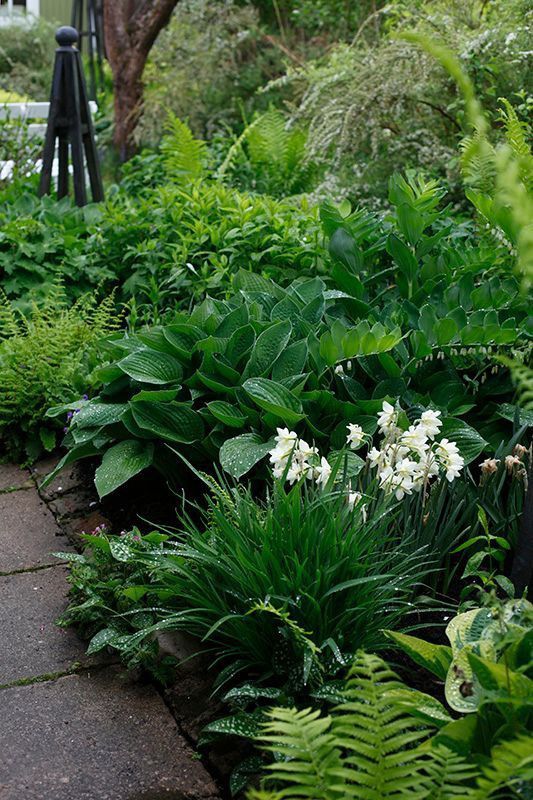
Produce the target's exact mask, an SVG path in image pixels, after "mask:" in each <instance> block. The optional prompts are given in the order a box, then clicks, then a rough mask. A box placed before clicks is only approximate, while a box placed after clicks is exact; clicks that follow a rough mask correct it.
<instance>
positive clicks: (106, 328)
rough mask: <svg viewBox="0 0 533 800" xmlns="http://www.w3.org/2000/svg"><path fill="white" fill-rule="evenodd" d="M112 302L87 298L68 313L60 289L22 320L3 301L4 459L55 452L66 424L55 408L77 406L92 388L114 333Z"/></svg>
mask: <svg viewBox="0 0 533 800" xmlns="http://www.w3.org/2000/svg"><path fill="white" fill-rule="evenodd" d="M115 316H116V315H115V311H114V301H113V298H108V299H107V300H105V301H104V302H103V303H101V304H100V305H97V304H96V302H95V300H94V299H93V298H89V297H87V296H86V297H83V298H81V299H80V300H79V301H78V302H77V303H76V304H75V305H74V306H72V307H69V306H68V304H67V301H66V298H65V293H64V291H63V289H62V287H61V286H59V285H57V284H56V286H55V287H53V288H52V289H51V291H50V293H49V295H48V297H47V299H46V301H45V302H44V304H43V305H42V306H41V307H37V306H33V307H32V308H31V311H30V312H29V313H28V314H26V315H23V314H22V313H18V312H17V311H15V310H14V309H13V308H12V307H11V305H10V304H9V302H8V301H7V300H6V299H5V298H2V297H0V438H1V441H2V449H1V453H0V455H1V457H2V458H10V459H12V460H21V461H25V462H31V461H33V460H35V459H36V458H37V457H38V456H39V455H40V454H41V453H42V452H43V450H44V451H51V450H53V449H54V448H55V447H56V444H57V434H58V433H59V431H60V428H61V427H62V426H63V425H64V424H65V423H64V421H63V420H60V421H59V422H56V421H51V420H48V421H45V420H44V416H45V411H46V410H47V409H48V408H49V407H50V405H52V404H56V403H58V402H65V400H68V399H69V398H70V400H76V399H78V398H80V397H81V395H82V394H83V393H84V392H86V391H87V389H88V388H89V386H90V385H91V381H92V378H91V372H92V370H94V368H95V367H96V365H97V364H98V357H97V345H98V341H99V339H100V338H101V337H102V336H103V335H105V334H107V333H109V332H110V331H111V330H112V329H113V328H114V327H115Z"/></svg>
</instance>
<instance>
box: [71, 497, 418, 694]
mask: <svg viewBox="0 0 533 800" xmlns="http://www.w3.org/2000/svg"><path fill="white" fill-rule="evenodd" d="M214 486H215V488H214V493H213V498H212V499H210V498H208V499H207V504H206V508H205V509H204V510H202V511H201V518H202V521H201V523H200V524H199V525H198V524H196V523H195V522H194V521H193V520H192V518H191V519H189V518H187V517H185V518H184V519H183V521H182V530H181V531H180V533H179V534H177V538H168V537H167V539H166V541H165V540H164V537H159V538H157V537H154V535H153V534H151V535H149V536H148V537H142V538H141V539H140V540H139V539H138V537H137V536H134V537H131V536H130V537H127V538H124V537H116V536H114V537H113V536H107V537H104V538H103V539H102V538H101V537H98V539H91V540H90V542H89V544H90V547H91V549H92V554H91V552H87V553H86V555H85V557H84V559H83V560H82V561H81V560H80V559H77V560H76V562H75V563H74V575H73V582H74V584H75V586H76V595H75V598H74V607H72V608H71V609H70V611H69V612H68V615H67V619H68V620H69V621H71V622H80V623H82V624H83V625H85V624H86V622H87V619H88V621H89V622H90V624H91V626H94V629H98V630H99V629H100V627H101V626H102V625H105V627H106V629H111V630H115V635H114V636H113V635H112V633H109V636H108V637H107V639H106V642H104V640H103V636H104V635H103V634H102V633H97V634H96V639H93V641H92V643H91V646H90V649H91V650H94V649H97V647H99V646H103V644H104V643H110V644H112V645H113V646H114V647H117V649H119V650H120V651H121V652H122V653H123V654H124V656H125V657H126V659H129V658H131V657H133V656H134V655H135V653H136V652H137V651H138V649H139V648H140V647H141V648H142V646H143V643H144V642H145V641H148V640H149V639H150V636H151V634H153V633H154V632H156V631H157V630H163V629H172V628H185V629H186V630H187V631H188V632H190V633H192V634H194V635H195V636H197V637H198V639H199V640H203V641H204V642H205V648H206V649H208V650H209V651H210V652H212V653H213V657H214V660H215V662H216V663H217V665H218V668H219V670H222V667H227V669H224V670H223V671H221V672H220V677H219V681H220V683H223V682H225V681H227V680H229V679H230V678H232V679H233V678H234V676H236V675H238V674H239V675H243V676H247V675H248V674H251V672H253V673H254V674H256V675H257V676H258V677H259V678H260V680H261V681H265V680H269V681H274V682H275V683H276V684H278V685H284V686H286V687H288V688H287V691H290V692H291V693H292V694H294V693H295V692H296V693H302V692H303V693H306V692H308V691H310V690H311V689H312V688H315V689H316V688H317V687H318V686H320V685H321V684H322V683H323V681H324V680H325V679H326V678H327V676H328V675H334V674H335V673H336V672H337V671H339V670H342V669H343V667H344V666H345V665H346V663H347V660H349V659H350V658H351V656H352V655H353V653H354V652H355V650H356V649H357V648H358V647H361V646H366V647H379V646H382V645H383V637H382V634H381V630H382V628H383V627H386V626H387V625H391V624H393V625H394V627H396V628H398V627H399V628H402V627H403V626H404V625H405V621H404V620H405V617H406V614H408V612H409V608H410V606H409V603H408V601H409V600H410V599H412V597H413V595H414V593H416V587H417V586H418V585H419V583H420V581H421V580H422V579H423V578H424V576H425V575H426V574H427V572H428V570H429V568H430V566H429V564H428V563H427V560H428V556H427V553H426V552H425V551H424V550H416V548H415V547H414V546H413V538H412V537H410V536H409V535H407V534H405V536H404V537H402V540H401V541H400V540H399V538H398V534H397V533H395V532H394V531H395V530H398V528H397V527H395V525H394V519H396V518H397V511H391V510H390V509H389V510H388V512H387V513H385V510H384V507H381V508H380V507H378V508H377V509H376V511H375V513H374V514H373V515H371V518H369V520H368V521H365V519H364V517H363V515H361V513H360V511H359V509H357V508H356V509H355V510H354V511H350V509H349V507H348V505H347V503H346V498H345V497H344V495H343V494H342V493H341V494H333V493H319V492H318V491H315V490H312V489H309V490H307V489H305V488H304V487H302V486H300V485H296V486H295V487H294V488H293V489H291V490H290V491H285V489H283V487H282V486H281V485H276V486H275V488H274V490H273V493H272V496H271V497H270V498H269V499H268V500H267V501H266V502H259V501H256V500H254V499H253V496H252V493H251V492H250V490H248V489H242V488H239V489H229V488H227V487H222V488H221V487H218V486H216V484H215V485H214ZM78 561H79V562H80V563H79V564H78ZM116 561H119V562H121V563H120V564H116V563H115V562H116ZM105 562H107V565H106V563H105ZM80 564H81V565H80ZM124 565H126V566H124ZM124 569H125V570H126V572H127V577H126V579H125V581H124V583H123V587H122V588H123V589H124V594H125V595H126V596H127V597H128V598H134V599H135V600H137V601H139V600H140V601H141V602H140V603H139V604H138V605H137V608H138V609H139V612H140V615H141V616H142V617H143V625H142V627H144V628H145V630H144V632H140V633H139V634H135V633H133V634H132V635H131V636H130V637H129V639H128V638H126V637H124V636H123V634H124V627H126V628H127V627H130V632H131V628H132V626H133V630H136V629H137V630H138V629H139V628H140V627H141V624H140V622H139V620H138V619H135V615H132V616H131V617H130V616H128V617H126V618H123V617H122V615H121V610H122V609H123V607H124V602H123V601H121V602H118V601H119V600H120V598H121V597H122V595H120V594H119V595H118V596H117V595H116V594H115V595H114V594H113V593H114V592H115V589H116V588H117V587H118V584H117V583H116V579H115V578H116V573H117V570H118V571H119V572H121V571H122V570H124ZM148 575H149V579H148ZM139 576H141V577H139ZM136 580H137V581H138V584H136ZM95 592H96V593H97V594H98V596H99V597H101V598H102V600H101V601H100V600H99V601H98V602H97V603H90V604H89V605H87V603H86V600H87V599H90V598H91V597H94V595H95ZM154 598H158V600H159V602H157V600H155V599H154ZM80 601H81V604H80ZM105 603H109V608H108V609H107V619H106V613H105V609H104V605H105ZM158 606H159V607H158ZM128 607H132V608H133V607H134V606H131V605H130V606H128ZM110 609H113V613H112V615H111V616H109V611H110ZM143 609H147V613H148V616H143V615H144V610H143ZM86 612H87V614H88V617H86ZM154 617H155V618H156V619H157V620H158V622H157V624H155V625H154V627H153V628H152V626H151V624H150V623H151V622H152V623H153V621H154ZM90 632H94V630H93V627H91V628H90ZM121 636H123V638H120V637H121Z"/></svg>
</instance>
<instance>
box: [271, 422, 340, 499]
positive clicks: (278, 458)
mask: <svg viewBox="0 0 533 800" xmlns="http://www.w3.org/2000/svg"><path fill="white" fill-rule="evenodd" d="M275 442H276V446H275V447H274V449H273V450H271V451H270V453H269V455H270V463H271V464H272V470H273V473H274V477H275V478H281V477H282V476H283V475H284V473H285V470H286V469H287V465H289V468H288V469H287V480H288V481H289V483H290V484H291V486H292V484H293V483H295V482H296V481H299V480H300V478H308V479H310V480H315V481H316V482H317V483H318V485H319V486H322V487H324V486H325V485H326V483H327V482H328V479H329V476H330V475H331V466H330V465H329V463H328V461H327V460H326V459H325V458H324V457H323V456H322V458H320V460H319V453H318V448H316V447H311V446H310V445H308V444H307V442H306V441H305V440H304V439H298V436H297V435H296V433H295V432H294V431H290V430H288V428H278V429H277V436H276V437H275Z"/></svg>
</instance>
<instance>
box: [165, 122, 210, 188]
mask: <svg viewBox="0 0 533 800" xmlns="http://www.w3.org/2000/svg"><path fill="white" fill-rule="evenodd" d="M165 130H166V135H165V136H164V137H163V139H162V141H161V152H162V153H163V157H164V160H165V167H166V171H167V174H168V176H169V177H170V178H173V179H174V180H175V181H176V182H177V183H183V182H188V181H193V180H196V179H198V178H201V177H202V176H203V175H204V174H205V172H206V161H207V145H206V143H205V142H204V141H202V140H201V139H195V138H194V136H193V134H192V132H191V129H190V128H189V126H188V125H186V124H185V122H182V121H181V120H180V119H179V118H178V117H176V116H174V115H173V114H169V117H168V120H167V124H166V128H165Z"/></svg>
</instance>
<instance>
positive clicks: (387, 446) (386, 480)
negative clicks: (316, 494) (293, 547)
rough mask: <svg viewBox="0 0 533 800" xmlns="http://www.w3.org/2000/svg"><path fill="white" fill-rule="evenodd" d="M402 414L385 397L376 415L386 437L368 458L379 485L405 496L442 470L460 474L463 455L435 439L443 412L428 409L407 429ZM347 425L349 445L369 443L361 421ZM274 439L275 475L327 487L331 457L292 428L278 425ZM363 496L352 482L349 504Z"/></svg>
mask: <svg viewBox="0 0 533 800" xmlns="http://www.w3.org/2000/svg"><path fill="white" fill-rule="evenodd" d="M399 414H400V409H398V408H395V407H394V406H392V405H391V404H390V403H388V402H387V401H384V403H383V407H382V410H381V412H380V413H379V414H378V419H377V423H378V428H379V432H380V434H381V435H382V437H383V438H382V440H381V442H380V446H379V448H378V447H371V448H370V449H369V451H368V455H367V462H368V463H369V465H370V468H371V469H372V468H374V469H377V474H378V478H379V486H380V487H381V488H382V489H383V490H384V491H385V492H386V493H394V494H395V496H396V498H397V499H398V500H401V499H402V498H403V497H405V495H409V494H412V493H413V492H419V491H420V490H421V489H422V488H423V487H424V486H427V484H428V482H429V481H430V480H431V479H432V478H435V477H437V476H438V475H439V474H441V473H442V474H444V475H445V476H446V478H447V480H448V481H450V482H451V481H453V480H454V479H455V478H457V477H458V476H459V475H460V473H461V470H462V468H463V467H464V459H463V457H462V456H461V455H460V453H459V449H458V447H457V445H456V443H455V442H450V441H449V440H448V439H441V440H440V441H436V436H438V434H439V432H440V429H441V427H442V421H441V420H440V419H439V417H440V411H431V410H428V411H424V412H423V413H422V415H421V417H420V418H419V419H418V420H416V422H415V423H414V424H413V425H410V426H409V428H407V430H403V429H402V428H401V427H400V425H399ZM346 428H347V430H348V435H347V437H346V443H347V445H349V447H350V449H352V450H357V449H358V448H359V447H362V446H363V445H364V444H367V443H368V444H370V443H371V442H370V439H371V437H370V436H369V435H368V434H366V433H365V432H364V430H363V428H362V427H361V426H360V425H356V424H353V423H349V424H348V425H347V426H346ZM275 442H276V446H275V447H274V448H273V449H272V450H271V451H270V453H269V455H270V463H271V464H272V469H273V473H274V477H275V478H281V477H283V475H285V476H286V480H287V481H288V482H289V483H290V484H291V485H292V484H293V483H295V482H296V481H298V480H300V479H301V478H307V479H308V480H314V481H315V482H316V483H317V484H318V485H319V486H321V487H322V488H324V486H326V484H327V482H328V480H329V478H330V476H331V471H332V469H331V465H330V463H329V461H328V460H327V459H326V458H324V456H322V457H321V456H320V453H319V451H318V448H316V447H311V446H310V445H309V444H307V442H306V441H304V439H299V438H298V436H297V434H296V433H295V432H294V431H290V430H288V428H278V429H277V436H276V437H275ZM361 500H362V495H361V494H360V493H359V492H356V491H353V490H352V487H351V486H350V487H348V504H349V506H350V508H353V507H354V506H355V505H356V504H359V502H360V501H361Z"/></svg>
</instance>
